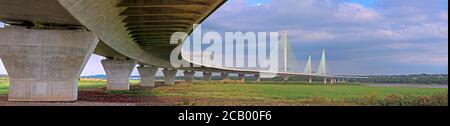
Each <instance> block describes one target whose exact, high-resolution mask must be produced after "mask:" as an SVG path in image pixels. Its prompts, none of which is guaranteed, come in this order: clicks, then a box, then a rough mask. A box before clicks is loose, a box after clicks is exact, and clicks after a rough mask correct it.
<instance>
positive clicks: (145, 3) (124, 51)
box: [0, 0, 226, 68]
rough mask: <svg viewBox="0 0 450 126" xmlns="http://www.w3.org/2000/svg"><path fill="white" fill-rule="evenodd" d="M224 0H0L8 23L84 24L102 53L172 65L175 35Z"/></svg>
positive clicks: (189, 28)
mask: <svg viewBox="0 0 450 126" xmlns="http://www.w3.org/2000/svg"><path fill="white" fill-rule="evenodd" d="M225 1H226V0H39V1H35V0H9V1H0V20H1V21H3V22H6V23H8V24H22V23H23V22H24V21H29V22H39V23H40V24H43V25H54V26H61V27H67V26H74V27H76V26H78V27H85V28H86V29H88V30H90V31H92V32H94V33H95V34H96V35H97V37H99V38H100V40H101V42H100V43H99V44H98V46H97V48H96V49H95V52H94V53H96V54H98V55H101V56H105V57H108V58H119V59H134V60H136V61H137V62H139V63H142V64H146V65H154V66H159V67H163V68H173V67H172V66H171V65H170V53H171V52H172V50H173V49H174V48H176V47H177V46H178V45H171V44H170V37H171V35H172V33H174V32H186V33H191V32H192V29H193V25H194V24H198V23H201V22H202V21H203V20H205V19H206V18H207V17H208V16H209V15H210V14H211V13H213V12H214V11H215V10H216V9H217V8H218V7H220V6H221V5H222V4H223V3H224V2H225ZM17 8H21V9H17ZM44 8H45V9H44ZM18 10H19V11H18ZM179 44H182V43H179Z"/></svg>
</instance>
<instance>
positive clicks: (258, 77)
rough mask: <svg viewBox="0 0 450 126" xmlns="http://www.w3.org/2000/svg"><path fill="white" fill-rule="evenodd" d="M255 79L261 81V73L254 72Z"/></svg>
mask: <svg viewBox="0 0 450 126" xmlns="http://www.w3.org/2000/svg"><path fill="white" fill-rule="evenodd" d="M255 81H256V82H261V75H260V74H255Z"/></svg>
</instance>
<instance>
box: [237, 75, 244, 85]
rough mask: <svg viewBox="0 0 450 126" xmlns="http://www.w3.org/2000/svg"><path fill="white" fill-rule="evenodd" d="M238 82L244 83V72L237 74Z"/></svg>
mask: <svg viewBox="0 0 450 126" xmlns="http://www.w3.org/2000/svg"><path fill="white" fill-rule="evenodd" d="M238 81H239V82H240V83H245V74H239V80H238Z"/></svg>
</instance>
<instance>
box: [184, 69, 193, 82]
mask: <svg viewBox="0 0 450 126" xmlns="http://www.w3.org/2000/svg"><path fill="white" fill-rule="evenodd" d="M194 76H195V71H187V70H186V71H184V78H185V80H186V82H187V83H192V82H194Z"/></svg>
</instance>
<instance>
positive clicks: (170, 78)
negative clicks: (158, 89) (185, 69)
mask: <svg viewBox="0 0 450 126" xmlns="http://www.w3.org/2000/svg"><path fill="white" fill-rule="evenodd" d="M177 72H178V70H176V69H164V70H163V74H164V84H166V85H174V84H175V77H176V75H177Z"/></svg>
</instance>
